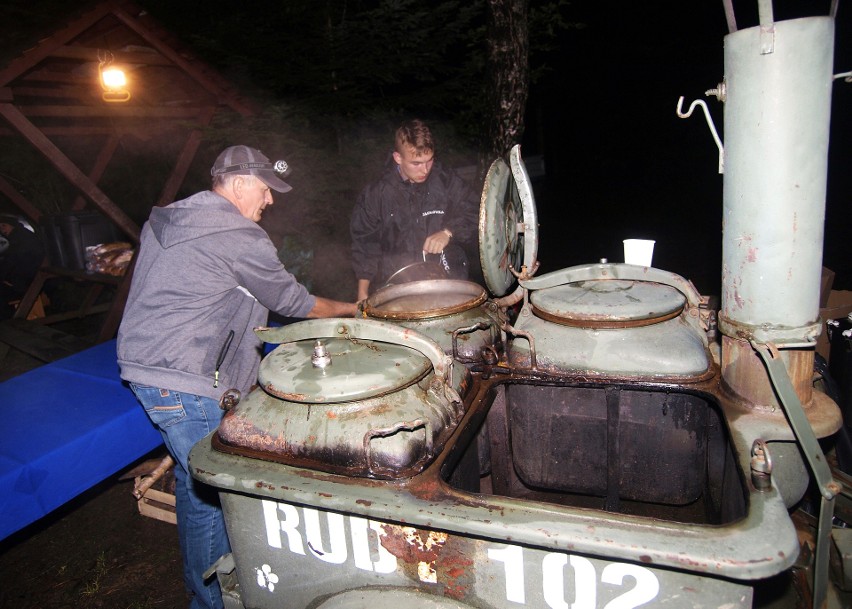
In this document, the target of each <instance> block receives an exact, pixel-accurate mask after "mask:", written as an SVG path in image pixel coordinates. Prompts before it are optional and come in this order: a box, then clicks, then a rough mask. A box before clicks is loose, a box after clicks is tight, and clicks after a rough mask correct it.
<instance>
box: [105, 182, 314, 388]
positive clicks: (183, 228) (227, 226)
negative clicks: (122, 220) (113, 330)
mask: <svg viewBox="0 0 852 609" xmlns="http://www.w3.org/2000/svg"><path fill="white" fill-rule="evenodd" d="M315 302H316V300H315V298H314V297H313V296H311V295H310V294H309V293H308V291H307V290H306V289H305V287H304V286H302V285H301V284H300V283H298V282H297V281H296V279H295V277H293V275H291V274H290V273H288V272H287V270H286V269H285V268H284V266H283V265H282V264H281V262H280V260H279V259H278V255H277V253H276V251H275V246H274V245H273V244H272V241H270V239H269V236H268V235H267V234H266V231H264V230H263V229H262V228H260V227H259V226H258V225H257V224H255V223H254V222H252V221H251V220H249V219H247V218H244V217H243V216H242V215H241V214H240V212H239V211H238V210H237V208H236V207H235V206H234V205H233V204H232V203H231V202H230V201H228V200H227V199H225V198H224V197H221V196H219V195H217V194H216V193H214V192H212V191H204V192H200V193H198V194H195V195H193V196H191V197H189V198H188V199H184V200H182V201H177V202H175V203H172V204H171V205H169V206H167V207H156V208H154V209H153V210H152V211H151V216H150V218H149V219H148V222H146V223H145V226H144V227H143V228H142V235H141V242H140V248H139V254H138V256H137V260H136V265H135V269H134V271H133V280H132V282H131V286H130V293H129V295H128V298H127V306H126V308H125V310H124V317H123V319H122V322H121V326H120V327H119V330H118V363H119V365H120V366H121V378H123V379H124V380H126V381H130V382H133V383H137V384H140V385H150V386H152V387H160V388H164V389H171V390H173V391H183V392H187V393H194V394H197V395H202V396H205V397H209V398H213V399H216V400H218V399H219V398H220V397H221V395H222V393H223V392H224V391H225V390H227V389H230V388H236V389H239V390H240V391H242V392H243V393H244V394H245V393H246V392H247V391H248V390H249V388H250V387H251V386H252V385H253V384H254V383H256V382H257V370H258V366H259V364H260V357H261V346H262V343H261V341H260V340H259V339H258V338H257V337H256V336H255V335H254V332H253V329H254V328H255V327H257V326H262V325H265V324H266V323H267V316H268V313H269V311H270V310H271V311H276V312H277V313H280V314H281V315H284V316H288V317H304V316H306V315H307V314H308V312H309V311H310V310H311V309H312V308H313V307H314V304H315ZM217 366H218V370H219V382H218V386H217V387H214V377H215V373H216V370H217Z"/></svg>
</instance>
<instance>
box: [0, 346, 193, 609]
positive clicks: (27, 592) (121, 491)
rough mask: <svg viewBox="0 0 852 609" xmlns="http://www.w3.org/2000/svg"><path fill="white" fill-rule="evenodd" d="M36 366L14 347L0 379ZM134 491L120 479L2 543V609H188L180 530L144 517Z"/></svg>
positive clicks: (1, 364)
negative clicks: (133, 493) (179, 546)
mask: <svg viewBox="0 0 852 609" xmlns="http://www.w3.org/2000/svg"><path fill="white" fill-rule="evenodd" d="M38 365H41V362H39V361H38V360H35V359H33V358H30V357H28V356H26V355H24V354H22V353H21V352H19V351H16V350H14V349H12V350H10V351H9V353H8V354H7V355H6V356H5V357H4V358H3V359H2V360H0V382H2V381H3V380H6V379H8V378H11V377H12V376H16V375H18V374H21V373H23V372H25V371H27V370H30V369H31V368H33V367H35V366H38ZM157 456H160V455H159V453H156V454H152V455H149V456H147V457H145V458H143V459H140V463H141V462H143V461H145V460H147V459H150V458H152V457H157ZM129 469H131V468H130V467H128V470H129ZM125 471H127V470H125ZM132 490H133V480H132V479H131V480H125V481H120V480H119V479H118V476H114V477H113V478H110V479H107V480H105V481H104V482H103V483H101V484H99V485H98V486H96V487H94V488H92V489H90V490H89V491H87V492H86V493H84V494H83V495H80V496H79V497H77V498H76V499H74V500H73V501H71V502H69V503H67V504H66V505H64V506H62V507H61V508H59V509H58V510H56V511H54V512H53V513H51V514H49V515H48V516H46V517H44V518H43V519H41V520H40V521H38V522H36V523H33V524H32V525H30V526H29V527H27V528H25V529H23V530H22V531H19V532H17V533H15V534H14V535H12V536H10V537H8V538H6V539H5V540H3V541H0V582H2V585H0V607H2V608H7V607H8V608H13V607H14V608H15V609H30V608H32V609H65V608H71V607H74V608H75V609H101V608H103V609H172V608H174V609H182V608H185V607H187V606H188V604H189V600H188V597H187V595H186V591H185V588H184V585H183V575H182V573H183V569H182V567H181V559H180V551H179V548H178V539H177V529H176V527H175V525H173V524H170V523H166V522H162V521H160V520H156V519H154V518H150V517H147V516H143V515H141V514H140V513H139V510H138V507H137V505H136V499H135V498H134V497H133V495H132V494H131V491H132Z"/></svg>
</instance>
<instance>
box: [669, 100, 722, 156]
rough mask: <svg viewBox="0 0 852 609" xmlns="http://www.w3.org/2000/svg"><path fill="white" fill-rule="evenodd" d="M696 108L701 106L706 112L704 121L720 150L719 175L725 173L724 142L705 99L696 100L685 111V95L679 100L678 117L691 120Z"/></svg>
mask: <svg viewBox="0 0 852 609" xmlns="http://www.w3.org/2000/svg"><path fill="white" fill-rule="evenodd" d="M695 106H701V109H702V110H703V111H704V120H705V121H707V126H708V127H710V133H711V134H712V135H713V140H714V141H715V142H716V148H718V149H719V173H725V148H724V147H723V146H722V140H720V139H719V134H718V133H717V132H716V125H714V124H713V117H711V116H710V110H708V109H707V103H706V102H705V101H704V100H703V99H696V100H695V101H694V102H692V103H691V104H690V105H689V109H688V110H687V111H686V112H684V111H683V95H681V96H680V98H678V100H677V115H678V116H679V117H680V118H689V117H690V116H692V112H693V110H695Z"/></svg>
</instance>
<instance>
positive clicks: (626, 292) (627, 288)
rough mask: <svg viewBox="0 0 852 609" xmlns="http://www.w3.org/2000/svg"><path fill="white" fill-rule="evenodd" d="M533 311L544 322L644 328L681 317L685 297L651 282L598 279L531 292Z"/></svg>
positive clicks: (665, 286)
mask: <svg viewBox="0 0 852 609" xmlns="http://www.w3.org/2000/svg"><path fill="white" fill-rule="evenodd" d="M530 304H531V305H532V309H533V312H534V313H535V314H536V315H537V316H538V317H541V318H543V319H547V320H549V321H553V322H556V323H560V324H564V325H570V326H580V327H584V328H622V327H635V326H644V325H650V324H653V323H657V322H660V321H664V320H666V319H671V318H672V317H675V316H677V315H679V314H680V312H681V311H682V310H683V307H684V305H685V304H686V297H685V296H684V295H683V294H681V293H680V292H679V291H677V290H676V289H674V288H673V287H671V286H667V285H663V284H660V283H653V282H650V281H624V280H620V279H595V280H590V281H577V282H574V283H568V284H565V285H559V286H555V287H552V288H545V289H542V290H537V291H534V292H532V293H530Z"/></svg>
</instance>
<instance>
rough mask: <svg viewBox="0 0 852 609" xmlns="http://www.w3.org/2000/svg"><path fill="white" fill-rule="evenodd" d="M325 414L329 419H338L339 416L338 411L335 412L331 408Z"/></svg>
mask: <svg viewBox="0 0 852 609" xmlns="http://www.w3.org/2000/svg"><path fill="white" fill-rule="evenodd" d="M325 416H327V417H328V418H329V419H336V418H337V413H336V412H334V411H333V410H329V411H328V412H327V413H326V415H325Z"/></svg>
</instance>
